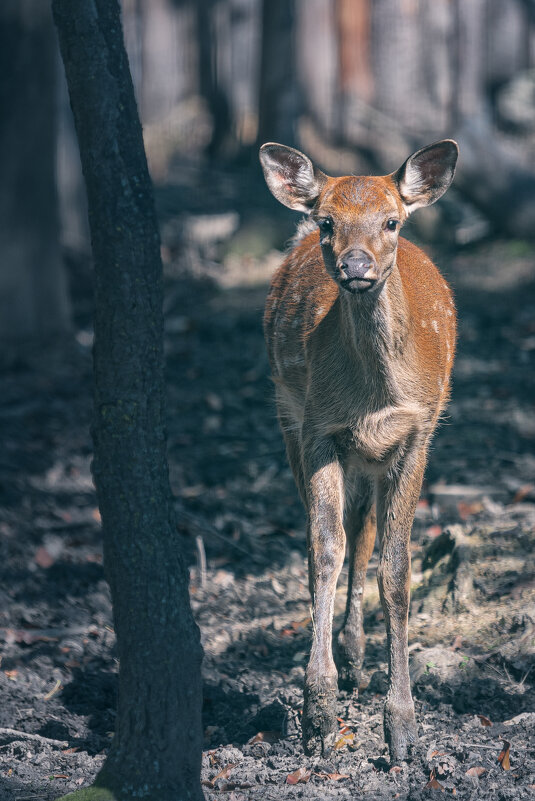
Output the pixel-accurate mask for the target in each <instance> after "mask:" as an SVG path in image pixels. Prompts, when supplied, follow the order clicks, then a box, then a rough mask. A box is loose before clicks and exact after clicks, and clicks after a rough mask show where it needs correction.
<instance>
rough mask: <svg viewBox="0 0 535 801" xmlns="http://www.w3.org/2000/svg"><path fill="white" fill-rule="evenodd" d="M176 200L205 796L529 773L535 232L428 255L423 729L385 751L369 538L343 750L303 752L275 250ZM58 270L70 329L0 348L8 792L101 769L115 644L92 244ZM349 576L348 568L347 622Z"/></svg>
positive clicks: (300, 561)
mask: <svg viewBox="0 0 535 801" xmlns="http://www.w3.org/2000/svg"><path fill="white" fill-rule="evenodd" d="M164 216H165V215H164ZM288 216H290V213H289V212H288ZM223 217H224V215H223ZM229 219H230V222H229ZM171 222H172V221H171V220H170V218H169V219H167V220H166V221H165V222H164V226H163V232H164V242H165V243H166V244H165V247H164V251H163V252H164V256H165V260H166V262H167V265H166V271H167V292H166V305H165V314H166V353H167V378H168V398H169V407H168V408H169V424H168V429H169V459H170V477H171V485H172V489H173V492H174V496H175V498H176V507H177V513H178V520H179V534H180V538H181V543H182V547H183V548H184V550H185V552H186V554H187V558H188V563H189V565H190V573H191V599H192V604H193V608H194V612H195V615H196V618H197V621H198V623H199V625H200V628H201V632H202V640H203V644H204V649H205V660H204V677H205V694H204V734H205V751H204V756H203V775H202V778H203V782H204V792H205V795H206V798H207V799H209V801H213V800H214V799H228V800H229V801H246V800H247V801H249V799H251V801H253V800H254V801H257V800H258V801H260V799H262V800H264V799H265V800H266V801H267V800H268V799H293V798H303V799H309V798H311V799H312V798H321V799H330V798H333V799H346V798H347V799H358V798H361V797H366V798H369V799H374V801H375V800H377V801H382V799H396V798H397V799H412V801H416V799H424V798H427V797H429V796H431V795H433V793H436V792H438V793H440V791H441V790H442V791H443V792H444V793H445V794H446V795H447V794H448V793H450V794H452V795H456V797H457V798H459V799H472V798H473V799H480V798H485V799H487V798H488V799H496V800H498V799H523V798H532V797H533V796H534V795H535V684H534V682H535V671H534V670H533V666H534V660H535V604H534V601H535V549H534V545H535V453H534V445H535V370H534V362H535V275H534V267H533V265H534V261H535V252H534V251H533V249H531V248H530V247H528V246H525V245H523V244H522V243H517V242H505V241H492V242H487V243H483V244H481V245H479V246H477V247H475V248H473V249H471V250H465V251H461V252H458V253H453V254H449V255H446V254H445V253H443V254H438V257H437V261H438V263H439V265H440V266H441V267H442V268H443V270H444V272H445V274H446V275H447V276H448V278H449V279H450V280H451V282H452V284H453V285H454V287H455V291H456V297H457V303H458V308H459V317H460V332H459V349H458V356H457V361H456V366H455V377H454V383H453V397H452V401H451V404H450V406H449V411H448V416H447V419H446V420H445V422H444V423H443V424H442V426H441V428H440V431H439V433H438V434H437V436H436V438H435V441H434V444H433V448H432V451H431V454H430V459H429V465H428V470H427V477H426V483H425V486H424V490H423V493H422V498H421V501H420V503H419V506H418V510H417V517H416V521H415V525H414V532H413V540H412V556H413V577H412V604H411V616H410V635H409V636H410V653H411V673H412V679H413V693H414V699H415V704H416V714H417V718H418V722H419V727H420V735H421V736H420V740H419V742H418V744H417V746H416V747H415V749H414V751H413V754H412V758H411V761H410V762H408V763H405V764H403V765H399V766H394V767H393V768H391V767H390V766H389V765H388V762H387V761H386V756H387V752H386V748H385V744H384V741H383V732H382V706H383V701H384V693H385V678H386V674H385V671H386V655H385V632H384V622H383V619H382V613H381V611H380V604H379V599H378V591H377V586H376V582H375V567H376V564H377V558H376V554H374V556H373V558H372V563H371V566H370V570H369V576H368V582H367V587H366V602H365V603H366V630H367V634H368V645H367V653H366V659H365V665H364V676H363V682H362V686H361V688H360V692H359V695H358V697H357V696H353V695H350V694H347V693H342V692H341V693H340V696H339V716H340V718H339V719H340V735H339V737H338V740H337V743H336V748H335V750H334V752H333V754H332V756H330V757H329V758H326V759H313V758H309V757H306V756H305V755H304V754H303V750H302V746H301V741H300V711H301V707H302V684H303V675H304V667H305V664H306V660H307V651H308V648H309V642H310V635H311V620H310V609H309V596H308V589H307V569H306V548H305V532H304V514H303V510H302V508H301V505H300V502H299V500H298V498H297V493H296V490H295V487H294V484H293V480H292V477H291V474H290V471H289V468H288V466H287V462H286V458H285V453H284V448H283V444H282V439H281V436H280V434H279V431H278V427H277V421H276V416H275V410H274V402H273V391H272V384H271V382H270V379H269V373H268V364H267V359H266V355H265V349H264V344H263V338H262V326H261V319H262V307H263V300H264V297H265V293H266V286H267V281H268V280H269V276H270V274H271V272H272V271H273V269H274V267H275V265H276V264H277V263H278V262H279V260H280V253H277V252H271V253H269V255H268V256H262V257H258V258H256V257H255V256H254V255H250V254H248V252H247V247H246V246H245V245H243V242H242V245H243V247H241V252H240V248H235V249H234V251H233V250H232V248H230V249H229V250H227V252H226V253H224V254H223V258H222V260H223V265H221V263H220V262H221V258H220V256H221V252H220V253H219V255H217V254H216V255H215V256H214V254H212V255H210V254H209V253H208V254H207V253H206V251H203V250H202V248H201V249H198V250H197V251H196V250H195V247H194V246H193V245H192V247H191V248H190V249H189V251H188V253H184V252H182V253H178V252H176V251H175V249H174V248H175V245H176V242H175V244H173V241H172V240H173V236H172V225H171ZM197 222H198V223H199V225H200V226H201V227H202V226H203V225H206V224H208V225H209V226H212V223H213V224H214V225H215V223H214V221H213V220H212V222H210V220H208V222H207V220H200V221H199V220H198V221H197ZM219 222H221V224H222V225H223V227H224V226H225V224H229V225H230V226H231V227H232V225H233V224H234V223H233V221H232V218H228V215H227V219H226V223H225V219H223V218H221V219H220V220H219ZM195 224H196V221H195V219H193V218H192V219H191V220H190V222H189V223H188V225H189V226H190V228H189V230H190V231H193V233H192V234H191V236H192V241H193V240H194V239H195ZM170 232H171V233H170ZM71 278H72V286H73V292H74V300H75V323H76V339H75V341H74V342H71V343H65V344H63V345H61V346H58V347H57V348H53V349H50V350H49V351H48V352H47V355H46V358H43V356H42V354H41V353H36V352H31V351H29V352H27V353H24V354H21V355H18V356H17V357H10V356H5V357H3V365H2V367H3V376H2V387H3V390H2V395H1V397H0V428H1V432H2V442H3V448H2V452H1V453H0V503H1V508H0V533H1V544H0V548H1V551H0V555H1V557H0V575H1V582H0V595H1V600H2V603H1V613H0V614H1V620H0V646H1V654H2V661H1V667H0V685H1V692H2V703H1V705H0V801H26V800H28V801H29V799H32V800H33V799H46V800H47V801H48V799H54V798H57V797H58V796H60V795H62V794H63V793H65V792H66V791H68V790H73V789H76V788H78V787H80V786H83V785H85V784H88V783H90V781H91V780H92V778H93V776H94V775H95V773H96V772H97V770H98V769H99V767H100V765H101V764H102V762H103V759H104V755H105V753H106V749H107V746H108V744H109V742H110V738H111V737H112V732H113V729H114V714H115V693H116V681H117V661H116V657H115V653H114V633H113V625H112V618H111V608H110V601H109V595H108V590H107V585H106V583H105V581H104V577H103V569H102V552H101V542H100V531H99V515H98V510H97V504H96V498H95V493H94V489H93V485H92V481H91V474H90V461H91V442H90V435H89V424H90V416H91V392H92V389H91V381H92V374H91V341H92V335H91V327H90V312H91V299H90V270H89V266H88V265H87V264H84V263H82V262H80V261H76V262H74V261H73V262H72V264H71ZM203 552H204V553H205V554H206V569H202V568H201V566H202V560H201V558H200V554H201V553H203ZM346 581H347V570H344V572H343V573H342V577H341V581H340V586H339V591H338V594H337V604H336V623H337V624H338V625H339V624H340V622H341V617H342V613H343V608H344V589H345V585H346ZM153 667H154V670H158V665H154V666H153ZM177 680H179V681H182V680H183V679H182V677H177Z"/></svg>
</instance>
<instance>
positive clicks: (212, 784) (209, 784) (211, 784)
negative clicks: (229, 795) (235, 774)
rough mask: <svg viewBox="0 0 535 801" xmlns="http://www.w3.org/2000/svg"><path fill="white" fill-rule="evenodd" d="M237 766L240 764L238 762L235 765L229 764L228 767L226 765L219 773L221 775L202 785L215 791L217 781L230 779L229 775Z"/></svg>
mask: <svg viewBox="0 0 535 801" xmlns="http://www.w3.org/2000/svg"><path fill="white" fill-rule="evenodd" d="M237 764H238V763H237V762H234V763H229V764H228V765H225V767H224V768H222V769H221V770H220V771H219V773H217V774H216V775H215V776H214V777H213V778H212V779H205V780H204V781H202V782H201V784H202V785H203V786H204V787H210V789H211V790H213V789H214V787H215V783H216V781H217V780H218V779H228V775H229V773H230V771H231V770H232V769H233V768H235V767H236V765H237Z"/></svg>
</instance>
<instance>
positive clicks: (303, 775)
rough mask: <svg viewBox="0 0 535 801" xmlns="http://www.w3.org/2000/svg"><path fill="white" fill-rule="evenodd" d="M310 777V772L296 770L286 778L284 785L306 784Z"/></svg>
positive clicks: (302, 769) (301, 769)
mask: <svg viewBox="0 0 535 801" xmlns="http://www.w3.org/2000/svg"><path fill="white" fill-rule="evenodd" d="M311 775H312V771H311V770H307V769H306V768H297V770H295V771H294V772H293V773H289V774H288V775H287V776H286V784H306V783H307V782H308V780H309V779H310V776H311Z"/></svg>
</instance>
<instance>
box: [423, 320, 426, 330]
mask: <svg viewBox="0 0 535 801" xmlns="http://www.w3.org/2000/svg"><path fill="white" fill-rule="evenodd" d="M422 328H427V323H426V321H425V320H422Z"/></svg>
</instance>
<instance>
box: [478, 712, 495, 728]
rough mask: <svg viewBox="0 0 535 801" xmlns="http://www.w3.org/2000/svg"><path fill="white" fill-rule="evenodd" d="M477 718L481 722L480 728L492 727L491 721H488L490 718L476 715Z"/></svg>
mask: <svg viewBox="0 0 535 801" xmlns="http://www.w3.org/2000/svg"><path fill="white" fill-rule="evenodd" d="M478 718H479V720H480V721H481V725H482V726H492V720H490V718H486V717H485V715H478Z"/></svg>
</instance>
